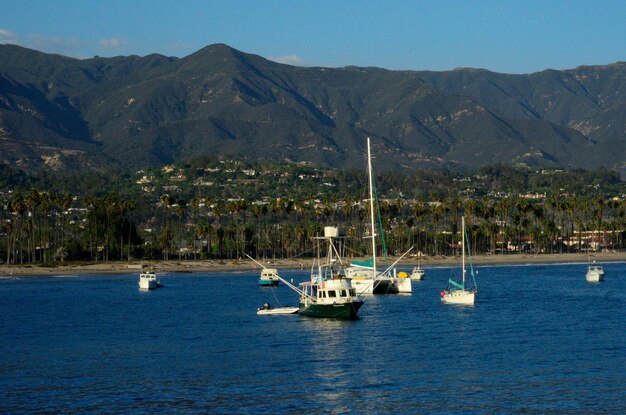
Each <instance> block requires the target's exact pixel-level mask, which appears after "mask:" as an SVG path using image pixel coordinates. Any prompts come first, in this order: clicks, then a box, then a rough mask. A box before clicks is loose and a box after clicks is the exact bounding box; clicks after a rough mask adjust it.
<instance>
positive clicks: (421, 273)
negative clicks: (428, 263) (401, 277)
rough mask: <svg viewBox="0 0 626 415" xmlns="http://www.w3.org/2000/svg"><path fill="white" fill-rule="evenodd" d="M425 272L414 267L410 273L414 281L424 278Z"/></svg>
mask: <svg viewBox="0 0 626 415" xmlns="http://www.w3.org/2000/svg"><path fill="white" fill-rule="evenodd" d="M425 274H426V272H424V270H423V269H415V270H413V272H412V273H411V279H412V280H414V281H421V280H423V279H424V276H425Z"/></svg>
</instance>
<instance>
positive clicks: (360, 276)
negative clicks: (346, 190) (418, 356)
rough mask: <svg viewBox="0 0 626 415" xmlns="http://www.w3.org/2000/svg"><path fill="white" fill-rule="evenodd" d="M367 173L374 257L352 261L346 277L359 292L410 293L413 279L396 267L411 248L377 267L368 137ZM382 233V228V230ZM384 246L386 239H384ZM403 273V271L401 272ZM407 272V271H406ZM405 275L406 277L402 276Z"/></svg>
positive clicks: (373, 199)
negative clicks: (398, 270)
mask: <svg viewBox="0 0 626 415" xmlns="http://www.w3.org/2000/svg"><path fill="white" fill-rule="evenodd" d="M367 173H368V179H369V204H370V235H369V236H368V238H370V239H371V240H372V258H370V259H369V260H367V261H352V263H351V264H350V266H349V267H347V268H346V277H347V278H348V279H350V280H351V281H352V286H353V287H354V288H356V290H357V293H359V294H400V293H405V294H410V293H411V292H412V291H413V288H412V286H411V279H410V278H406V276H405V275H400V276H399V275H398V274H397V270H396V268H395V264H397V263H398V262H399V261H400V260H401V259H402V258H403V257H404V256H405V255H406V254H408V253H409V252H410V251H411V249H413V248H412V247H411V249H409V250H408V251H407V252H405V253H404V254H403V255H402V256H401V257H400V258H399V259H398V260H397V261H396V262H395V263H393V264H392V265H391V266H389V267H388V268H387V269H386V270H384V271H383V272H379V271H378V270H377V267H376V265H377V264H376V236H377V234H376V227H375V216H374V202H375V198H374V182H373V178H372V153H371V149H370V139H369V137H367ZM381 234H382V230H381ZM383 246H384V241H383ZM401 274H402V273H401ZM404 274H406V273H404ZM403 276H404V278H402V277H403Z"/></svg>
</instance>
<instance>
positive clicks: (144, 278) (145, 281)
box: [139, 270, 160, 290]
mask: <svg viewBox="0 0 626 415" xmlns="http://www.w3.org/2000/svg"><path fill="white" fill-rule="evenodd" d="M159 285H160V284H159V281H158V280H157V277H156V274H155V273H154V272H153V271H150V270H146V271H144V270H142V271H141V273H140V274H139V289H141V290H154V289H155V288H158V287H159Z"/></svg>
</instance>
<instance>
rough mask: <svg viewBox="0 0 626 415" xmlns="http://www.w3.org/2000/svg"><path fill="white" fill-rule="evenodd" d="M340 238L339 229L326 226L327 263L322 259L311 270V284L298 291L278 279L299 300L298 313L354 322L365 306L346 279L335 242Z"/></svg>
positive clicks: (302, 284)
mask: <svg viewBox="0 0 626 415" xmlns="http://www.w3.org/2000/svg"><path fill="white" fill-rule="evenodd" d="M338 234H339V231H338V228H336V227H333V226H326V227H325V228H324V236H323V237H318V238H316V239H318V240H324V241H326V244H327V255H326V259H325V261H323V260H322V259H320V258H319V255H318V260H317V267H315V264H314V266H313V267H312V269H311V278H310V280H309V281H306V282H303V283H300V284H299V286H298V287H296V286H294V285H293V284H292V283H290V282H289V281H287V280H285V279H284V278H282V277H281V276H280V275H276V276H277V278H278V279H279V280H280V281H281V282H282V283H283V284H285V285H286V286H287V287H289V288H291V289H292V290H294V291H295V292H296V293H298V294H299V296H300V303H299V307H298V313H299V314H301V315H303V316H307V317H318V318H334V319H339V320H355V319H357V318H358V316H357V315H358V312H359V309H360V308H361V306H362V305H363V300H361V299H360V297H359V296H358V295H357V291H356V289H355V288H354V287H352V283H351V281H350V280H349V279H347V278H346V277H345V275H344V271H343V269H342V267H343V265H342V261H341V257H340V256H339V252H338V251H337V247H336V246H335V243H334V240H335V239H336V238H337V236H338Z"/></svg>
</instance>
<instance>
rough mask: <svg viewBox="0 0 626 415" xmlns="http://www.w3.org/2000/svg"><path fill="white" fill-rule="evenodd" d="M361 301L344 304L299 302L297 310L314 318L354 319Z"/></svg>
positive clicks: (361, 303)
mask: <svg viewBox="0 0 626 415" xmlns="http://www.w3.org/2000/svg"><path fill="white" fill-rule="evenodd" d="M362 305H363V301H353V302H350V303H344V304H304V303H300V309H299V310H298V312H299V313H300V314H302V315H303V316H307V317H316V318H334V319H338V320H356V319H357V318H358V316H357V313H358V312H359V309H360V308H361V306H362Z"/></svg>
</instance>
